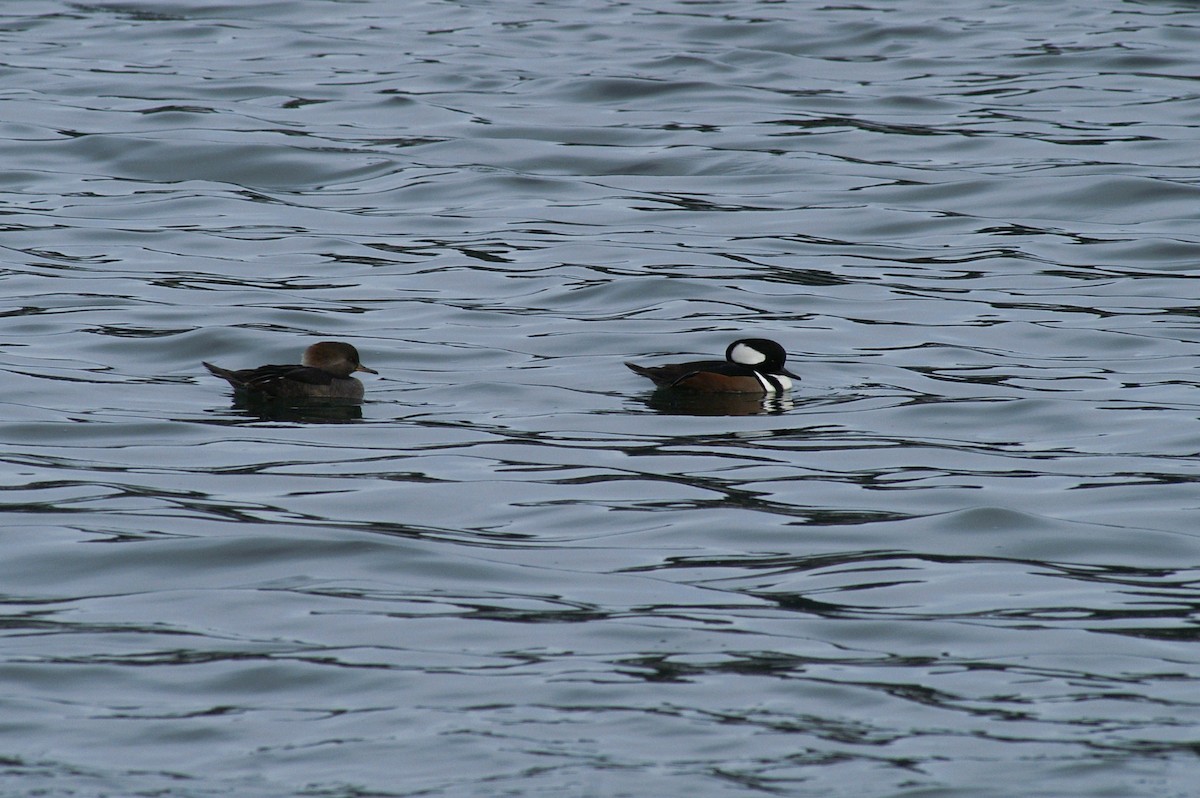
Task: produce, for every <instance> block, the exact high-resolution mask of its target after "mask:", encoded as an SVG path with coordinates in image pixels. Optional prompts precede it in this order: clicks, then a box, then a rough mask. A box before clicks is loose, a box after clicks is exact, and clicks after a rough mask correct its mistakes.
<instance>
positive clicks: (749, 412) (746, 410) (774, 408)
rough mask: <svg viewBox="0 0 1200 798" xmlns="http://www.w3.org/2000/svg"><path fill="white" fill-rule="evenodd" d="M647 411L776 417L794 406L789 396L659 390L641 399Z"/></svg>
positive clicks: (693, 414) (695, 414) (698, 414)
mask: <svg viewBox="0 0 1200 798" xmlns="http://www.w3.org/2000/svg"><path fill="white" fill-rule="evenodd" d="M640 401H641V402H643V403H644V404H645V405H646V407H648V408H650V409H651V410H654V411H655V412H657V413H662V414H663V415H668V416H761V415H768V416H769V415H778V414H780V413H784V412H786V411H788V410H791V409H792V407H793V406H794V403H793V402H792V399H791V396H788V395H785V396H779V395H774V396H757V395H754V394H740V393H695V392H692V393H689V392H686V391H672V390H670V389H660V390H657V391H653V392H652V393H650V394H647V395H646V396H645V397H642V398H640Z"/></svg>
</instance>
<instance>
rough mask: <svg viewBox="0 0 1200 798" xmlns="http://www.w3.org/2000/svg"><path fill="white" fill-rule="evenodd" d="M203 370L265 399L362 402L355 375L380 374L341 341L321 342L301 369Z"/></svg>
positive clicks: (312, 348) (237, 389) (307, 353)
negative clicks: (363, 372)
mask: <svg viewBox="0 0 1200 798" xmlns="http://www.w3.org/2000/svg"><path fill="white" fill-rule="evenodd" d="M204 367H205V368H207V369H208V370H209V371H211V372H212V373H213V374H215V375H217V376H218V377H220V378H222V379H224V380H227V381H228V382H229V384H230V385H232V386H233V389H234V391H235V392H237V393H240V394H243V395H245V396H255V397H259V398H262V399H353V400H357V399H362V397H363V384H362V383H361V382H359V381H358V380H356V379H355V378H354V377H351V376H350V375H351V374H352V373H354V372H356V371H365V372H367V373H368V374H378V373H379V372H378V371H375V369H369V368H367V367H366V366H364V365H363V364H362V363H360V362H359V360H358V350H357V349H355V348H354V347H353V346H351V345H350V344H344V343H342V342H341V341H321V342H320V343H317V344H313V345H312V346H310V347H309V348H308V349H305V350H304V359H303V360H302V361H301V365H299V366H296V365H288V366H259V367H258V368H256V369H238V370H236V371H231V370H229V369H223V368H221V367H220V366H214V365H212V364H211V363H205V364H204Z"/></svg>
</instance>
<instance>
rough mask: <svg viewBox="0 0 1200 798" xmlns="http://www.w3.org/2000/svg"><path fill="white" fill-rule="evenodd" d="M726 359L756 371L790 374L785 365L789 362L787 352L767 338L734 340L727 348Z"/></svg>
mask: <svg viewBox="0 0 1200 798" xmlns="http://www.w3.org/2000/svg"><path fill="white" fill-rule="evenodd" d="M725 359H726V360H728V361H729V362H730V363H737V364H738V365H740V366H749V367H750V368H752V369H754V370H755V371H762V372H769V373H783V374H789V372H788V371H787V370H785V369H784V367H783V364H784V363H786V362H787V352H786V351H784V348H783V347H782V346H780V345H779V344H777V343H775V342H774V341H771V340H769V339H767V338H742V339H740V340H737V341H734V342H733V343H731V344H730V345H729V348H728V349H726V350H725ZM789 376H795V375H789Z"/></svg>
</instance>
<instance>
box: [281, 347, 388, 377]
mask: <svg viewBox="0 0 1200 798" xmlns="http://www.w3.org/2000/svg"><path fill="white" fill-rule="evenodd" d="M300 362H301V363H303V364H304V365H305V366H312V367H313V368H318V369H321V370H322V371H328V372H329V373H330V374H333V375H334V376H336V377H343V378H345V377H349V376H350V375H351V374H353V373H354V372H356V371H365V372H366V373H368V374H378V373H379V372H377V371H375V369H369V368H367V367H366V366H364V365H363V364H362V362H361V361H360V360H359V359H358V350H357V349H355V348H354V347H353V346H351V345H350V344H347V343H343V342H342V341H321V342H320V343H315V344H313V345H312V346H310V347H309V348H308V349H305V350H304V359H303V360H301V361H300Z"/></svg>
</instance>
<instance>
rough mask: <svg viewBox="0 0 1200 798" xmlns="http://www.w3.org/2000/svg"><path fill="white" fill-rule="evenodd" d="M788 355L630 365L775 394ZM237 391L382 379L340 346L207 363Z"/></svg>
mask: <svg viewBox="0 0 1200 798" xmlns="http://www.w3.org/2000/svg"><path fill="white" fill-rule="evenodd" d="M786 361H787V352H785V351H784V349H783V347H782V346H780V345H779V344H777V343H775V342H774V341H771V340H768V339H766V338H742V339H740V340H737V341H734V342H733V343H732V344H730V345H729V347H728V348H727V349H726V350H725V359H724V360H696V361H692V362H688V363H670V364H667V365H663V366H639V365H637V364H636V363H626V364H625V365H626V366H628V367H629V368H630V369H632V370H633V371H634V372H636V373H637V374H640V375H642V376H643V377H648V378H649V379H650V380H652V381H653V382H654V384H655V385H656V386H657V387H659V388H667V389H671V390H677V391H688V392H692V393H741V394H761V395H767V396H770V395H774V394H781V393H784V392H786V391H788V390H789V389H791V387H792V381H793V380H799V379H800V378H799V377H797V376H796V375H795V374H793V373H791V372H790V371H788V370H787V369H786V368H784V363H785V362H786ZM204 367H205V368H207V369H208V370H209V371H210V372H212V373H213V374H215V375H216V376H218V377H220V378H222V379H224V380H226V381H227V382H228V383H229V384H230V385H231V386H233V389H234V391H235V392H237V393H240V394H243V395H246V396H255V397H259V398H265V399H344V400H351V401H357V400H360V399H362V397H363V384H362V382H360V381H359V380H357V379H355V378H354V377H352V376H350V375H351V374H354V373H355V372H359V371H362V372H366V373H367V374H378V373H379V372H377V371H375V370H374V369H370V368H367V367H366V366H364V365H363V364H362V361H361V359H360V358H359V355H358V350H357V349H355V348H354V347H353V346H351V345H350V344H347V343H343V342H341V341H321V342H320V343H316V344H313V345H312V346H310V347H308V349H306V350H304V357H303V359H302V360H301V362H300V365H285V366H259V367H258V368H254V369H238V370H230V369H225V368H221V367H220V366H214V365H212V364H211V363H205V364H204Z"/></svg>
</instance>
